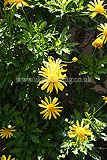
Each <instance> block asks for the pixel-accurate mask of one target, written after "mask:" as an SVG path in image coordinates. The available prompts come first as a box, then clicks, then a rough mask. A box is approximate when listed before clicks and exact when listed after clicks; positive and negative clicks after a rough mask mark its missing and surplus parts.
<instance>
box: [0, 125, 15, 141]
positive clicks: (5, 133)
mask: <svg viewBox="0 0 107 160" xmlns="http://www.w3.org/2000/svg"><path fill="white" fill-rule="evenodd" d="M14 127H15V126H13V127H11V128H10V129H9V128H5V127H3V129H0V137H1V138H4V137H6V138H10V137H11V136H13V133H12V132H14V131H16V130H15V129H14Z"/></svg>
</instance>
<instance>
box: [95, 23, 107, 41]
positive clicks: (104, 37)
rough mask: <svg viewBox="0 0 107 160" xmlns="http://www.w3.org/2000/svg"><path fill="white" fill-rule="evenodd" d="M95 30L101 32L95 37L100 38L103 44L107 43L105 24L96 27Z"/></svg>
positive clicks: (106, 25) (106, 27)
mask: <svg viewBox="0 0 107 160" xmlns="http://www.w3.org/2000/svg"><path fill="white" fill-rule="evenodd" d="M97 29H98V30H99V31H102V33H100V34H99V35H98V36H97V37H99V38H101V39H102V40H103V41H104V43H106V42H107V23H104V24H100V25H98V27H97Z"/></svg>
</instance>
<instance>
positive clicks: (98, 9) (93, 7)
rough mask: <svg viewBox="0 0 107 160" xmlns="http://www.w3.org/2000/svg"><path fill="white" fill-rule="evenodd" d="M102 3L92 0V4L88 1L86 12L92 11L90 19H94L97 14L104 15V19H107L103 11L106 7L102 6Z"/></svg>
mask: <svg viewBox="0 0 107 160" xmlns="http://www.w3.org/2000/svg"><path fill="white" fill-rule="evenodd" d="M103 2H104V1H102V0H101V1H100V0H97V1H96V0H94V3H93V2H92V1H90V2H89V3H90V4H88V7H89V8H88V10H89V11H92V12H93V13H92V14H91V15H90V16H91V18H94V17H95V16H96V15H97V14H98V13H100V14H102V15H104V16H105V17H106V18H107V15H106V10H105V9H104V6H105V5H107V4H105V5H102V4H103Z"/></svg>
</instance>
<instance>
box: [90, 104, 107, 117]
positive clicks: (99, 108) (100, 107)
mask: <svg viewBox="0 0 107 160" xmlns="http://www.w3.org/2000/svg"><path fill="white" fill-rule="evenodd" d="M105 104H106V103H104V104H103V105H102V106H101V107H100V108H99V109H97V111H96V112H94V113H93V115H94V114H96V113H97V112H98V111H99V110H100V109H101V108H102V107H103V106H104V105H105Z"/></svg>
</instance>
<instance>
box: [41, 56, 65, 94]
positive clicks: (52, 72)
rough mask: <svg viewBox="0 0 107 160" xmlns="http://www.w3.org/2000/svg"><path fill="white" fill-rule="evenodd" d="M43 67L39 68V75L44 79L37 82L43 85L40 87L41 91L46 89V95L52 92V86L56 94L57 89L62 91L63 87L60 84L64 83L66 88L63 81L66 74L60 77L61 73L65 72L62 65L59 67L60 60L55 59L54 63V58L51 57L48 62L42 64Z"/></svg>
mask: <svg viewBox="0 0 107 160" xmlns="http://www.w3.org/2000/svg"><path fill="white" fill-rule="evenodd" d="M43 63H44V67H42V68H41V71H40V72H39V74H40V75H41V76H43V77H44V78H45V79H44V80H42V81H40V82H39V85H40V84H43V83H44V84H43V86H42V87H41V90H44V89H46V88H47V87H48V88H47V93H48V92H50V93H51V92H52V91H53V86H54V87H55V89H56V93H58V89H60V90H61V91H62V90H63V89H64V86H63V85H62V84H61V83H64V84H65V85H66V86H67V84H66V83H65V82H64V81H63V79H65V77H66V74H64V75H62V72H66V71H67V70H64V69H63V68H62V67H63V66H64V65H61V64H60V63H61V59H59V58H58V59H57V60H56V62H55V61H54V58H53V57H51V58H50V59H49V60H48V62H43Z"/></svg>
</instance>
